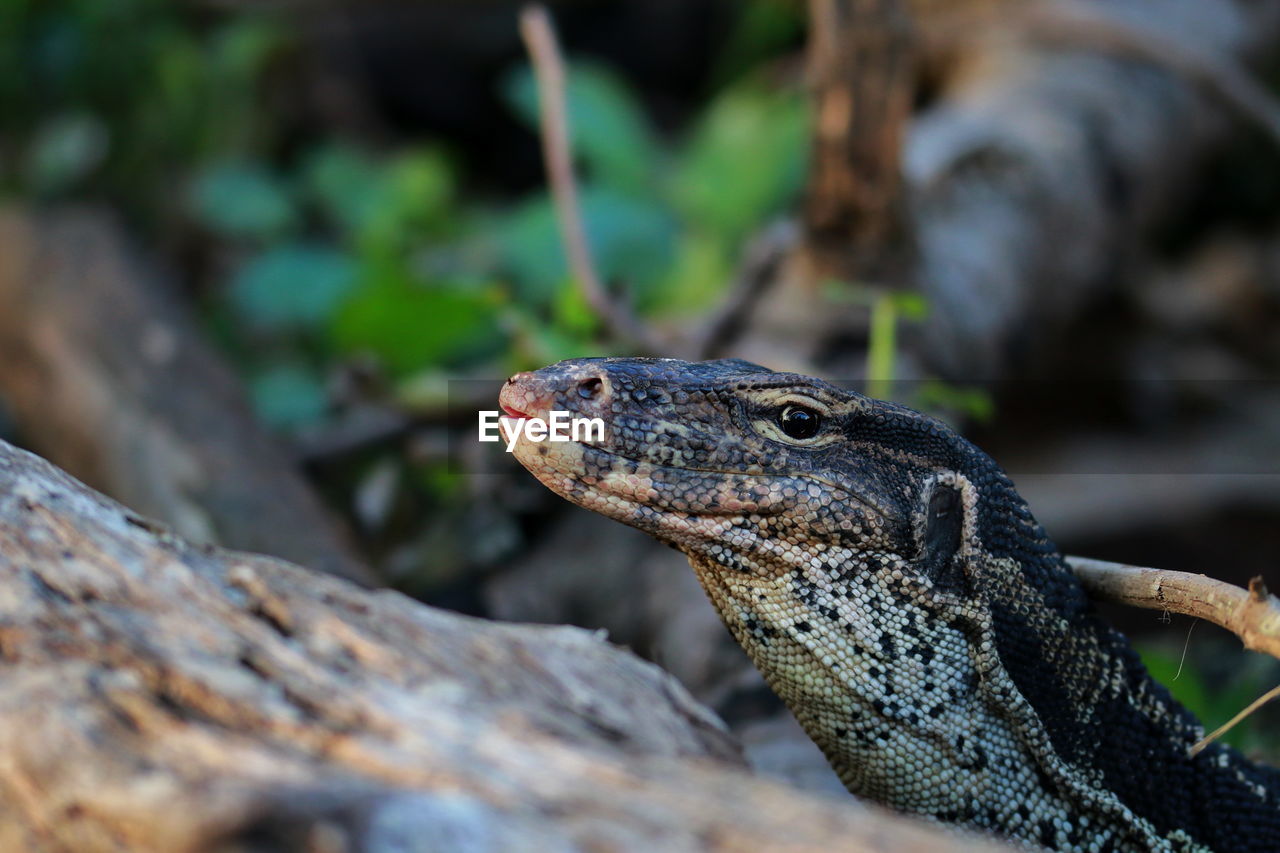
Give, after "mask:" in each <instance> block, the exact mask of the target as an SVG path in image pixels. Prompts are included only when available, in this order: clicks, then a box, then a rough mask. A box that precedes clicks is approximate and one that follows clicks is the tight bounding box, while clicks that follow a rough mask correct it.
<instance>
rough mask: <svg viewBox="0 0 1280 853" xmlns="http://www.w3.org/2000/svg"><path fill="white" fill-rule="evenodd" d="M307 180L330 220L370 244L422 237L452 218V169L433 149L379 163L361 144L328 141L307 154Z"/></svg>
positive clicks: (357, 238) (412, 151) (407, 152)
mask: <svg viewBox="0 0 1280 853" xmlns="http://www.w3.org/2000/svg"><path fill="white" fill-rule="evenodd" d="M303 181H304V184H305V186H306V188H307V192H308V193H309V194H310V196H311V197H312V198H314V199H315V200H316V201H317V202H319V204H320V206H321V208H322V209H323V210H324V211H325V213H326V215H327V216H328V217H329V219H330V220H331V221H332V222H333V223H334V224H335V225H337V226H338V227H339V228H342V229H343V230H345V231H347V232H349V233H350V234H351V235H352V236H353V237H354V239H355V241H356V242H358V243H361V244H363V245H365V246H368V247H387V246H396V245H398V244H401V243H404V242H407V241H410V240H413V239H416V238H421V237H424V236H427V235H428V234H430V233H433V232H435V231H437V230H439V229H440V228H441V226H442V224H444V223H447V222H449V221H450V220H451V217H450V216H449V213H450V207H451V204H452V201H453V190H454V187H453V173H452V170H451V167H450V165H449V163H448V161H447V160H446V159H445V157H444V156H443V155H441V154H440V153H439V152H437V151H435V150H432V149H410V150H408V151H404V152H402V153H400V154H398V155H397V156H396V157H394V158H393V159H391V160H390V161H389V162H386V163H377V162H375V161H374V160H373V159H372V158H371V157H369V156H368V155H366V154H365V153H364V152H362V151H360V150H359V149H356V148H353V147H351V146H348V145H343V144H329V145H326V146H324V147H321V148H319V149H317V150H316V151H314V152H313V153H312V154H311V156H310V157H309V158H308V160H307V163H306V165H305V166H304V169H303Z"/></svg>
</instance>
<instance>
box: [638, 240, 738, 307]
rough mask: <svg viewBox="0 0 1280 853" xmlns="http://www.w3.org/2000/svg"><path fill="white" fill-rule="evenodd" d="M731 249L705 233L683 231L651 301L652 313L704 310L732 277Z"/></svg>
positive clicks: (718, 297)
mask: <svg viewBox="0 0 1280 853" xmlns="http://www.w3.org/2000/svg"><path fill="white" fill-rule="evenodd" d="M732 251H733V247H731V246H729V245H728V244H727V243H726V242H725V241H723V240H721V239H719V238H717V237H715V236H713V235H711V234H709V233H707V232H699V231H686V232H685V233H683V234H681V235H680V237H679V240H678V241H677V243H676V250H675V259H674V260H673V261H672V265H671V267H670V269H669V270H668V273H667V275H666V276H665V277H664V278H663V281H662V283H661V285H660V294H659V295H658V297H657V298H655V300H654V301H655V302H656V303H657V307H656V309H655V313H656V314H658V315H662V316H676V315H680V314H685V315H687V314H690V313H696V312H701V311H705V310H707V309H708V308H710V307H711V306H713V305H714V304H715V303H716V302H717V301H718V300H719V299H720V298H721V297H722V296H723V295H724V292H725V287H726V286H727V285H728V282H729V279H730V278H731V277H732V276H733V274H734V261H733V259H732V257H731V253H732Z"/></svg>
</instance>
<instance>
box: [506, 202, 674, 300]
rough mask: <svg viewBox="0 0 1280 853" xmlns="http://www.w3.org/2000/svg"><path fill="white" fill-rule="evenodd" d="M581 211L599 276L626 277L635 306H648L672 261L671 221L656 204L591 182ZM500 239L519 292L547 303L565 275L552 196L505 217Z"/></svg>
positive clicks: (607, 279) (608, 278) (622, 279)
mask: <svg viewBox="0 0 1280 853" xmlns="http://www.w3.org/2000/svg"><path fill="white" fill-rule="evenodd" d="M582 215H583V219H584V221H585V223H586V230H587V240H588V242H589V244H590V246H591V250H592V253H593V255H594V258H595V262H596V269H597V271H598V274H599V275H600V277H601V278H602V279H603V280H604V281H605V282H619V281H620V282H625V283H626V284H627V285H628V286H629V288H630V289H631V291H632V297H633V298H634V301H635V302H636V303H637V305H638V306H639V307H641V308H644V307H646V306H647V305H651V304H652V302H653V299H652V297H653V296H654V295H655V291H656V286H657V284H658V283H659V282H660V280H661V279H662V277H663V276H664V275H666V273H667V271H668V269H669V268H670V266H671V264H672V262H673V260H674V248H673V247H674V245H675V242H676V238H677V236H678V233H679V232H678V226H677V224H676V222H675V220H674V219H673V218H672V217H671V215H670V214H669V213H668V212H667V211H666V210H665V209H664V208H662V207H660V206H659V205H656V204H653V203H649V202H645V201H639V200H636V199H633V198H628V197H626V196H623V195H620V194H618V193H615V192H611V191H608V190H602V189H593V188H590V187H588V188H586V189H585V190H584V192H583V193H582ZM499 244H500V251H501V253H502V257H503V259H504V260H505V262H506V265H507V267H508V269H509V271H510V272H511V274H512V275H513V276H514V277H515V279H516V285H517V288H518V289H519V294H520V296H521V297H522V298H523V299H527V300H529V301H532V302H533V303H535V304H536V305H539V306H542V307H546V306H548V305H550V304H551V302H552V301H553V299H554V297H555V294H556V292H557V288H558V286H559V285H560V284H561V283H562V282H564V281H565V279H567V278H568V277H569V268H568V264H567V263H566V262H565V258H564V249H563V247H562V243H561V240H560V230H559V226H558V224H557V222H556V216H555V210H554V208H553V207H552V204H551V200H550V198H548V197H547V196H545V195H543V196H539V197H537V198H535V199H533V200H531V201H529V202H526V203H525V204H523V205H521V206H520V207H519V208H517V209H516V210H515V211H514V212H513V213H512V214H510V215H509V216H507V217H506V218H505V219H504V220H503V221H502V222H501V223H500V224H499Z"/></svg>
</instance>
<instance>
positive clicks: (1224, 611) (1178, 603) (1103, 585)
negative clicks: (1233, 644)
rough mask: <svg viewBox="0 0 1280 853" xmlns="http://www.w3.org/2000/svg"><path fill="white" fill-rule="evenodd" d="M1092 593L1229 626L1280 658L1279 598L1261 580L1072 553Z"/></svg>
mask: <svg viewBox="0 0 1280 853" xmlns="http://www.w3.org/2000/svg"><path fill="white" fill-rule="evenodd" d="M1067 564H1068V565H1069V566H1071V569H1072V570H1073V571H1074V572H1075V573H1076V576H1077V577H1078V578H1080V581H1081V582H1082V583H1083V584H1084V586H1085V589H1086V590H1087V591H1088V593H1089V595H1091V596H1093V597H1094V598H1097V599H1100V600H1103V601H1115V602H1118V603H1120V604H1127V605H1129V606H1130V607H1142V608H1145V609H1147V610H1166V611H1169V612H1172V613H1181V614H1183V615H1185V616H1195V617H1197V618H1200V619H1204V620H1206V621H1208V622H1212V623H1213V624H1215V625H1218V626H1221V627H1223V628H1226V629H1227V630H1228V631H1230V632H1231V633H1233V634H1235V635H1236V636H1237V637H1239V638H1240V640H1241V642H1243V643H1244V647H1245V648H1246V649H1252V650H1254V651H1258V652H1265V653H1266V654H1269V655H1271V656H1273V657H1276V658H1280V600H1278V599H1277V598H1276V597H1275V596H1274V595H1271V594H1269V593H1268V592H1267V588H1266V586H1265V585H1264V584H1263V583H1262V578H1260V577H1256V578H1253V579H1252V580H1251V581H1249V589H1248V590H1244V589H1241V588H1240V587H1238V586H1233V585H1231V584H1229V583H1224V582H1223V581H1219V580H1214V579H1213V578H1211V577H1207V576H1205V575H1193V574H1189V573H1187V572H1172V571H1166V570H1164V569H1149V568H1144V567H1142V566H1130V565H1126V564H1124V563H1111V562H1107V561H1106V560H1092V559H1089V558H1087V557H1067Z"/></svg>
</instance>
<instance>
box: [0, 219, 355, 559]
mask: <svg viewBox="0 0 1280 853" xmlns="http://www.w3.org/2000/svg"><path fill="white" fill-rule="evenodd" d="M156 279H157V277H156V276H155V275H154V274H153V273H152V272H151V271H150V270H148V269H147V268H146V266H145V265H144V264H142V263H141V262H140V261H139V260H138V258H136V257H135V256H134V255H133V254H132V253H131V251H130V249H129V247H128V245H127V241H126V239H125V238H124V236H123V234H122V233H121V230H120V229H119V228H118V227H117V226H116V225H115V224H114V223H113V222H112V220H111V219H109V218H108V217H107V216H106V215H105V214H103V213H101V212H97V211H90V210H79V211H73V212H65V213H60V214H48V215H43V216H29V215H24V214H23V213H21V212H19V211H17V210H14V209H9V210H5V211H0V397H3V399H4V401H5V403H6V404H7V407H8V408H9V410H10V411H11V412H12V414H13V416H14V419H15V420H16V421H17V424H18V427H19V429H20V430H21V433H22V436H23V439H24V441H26V442H27V443H28V444H29V445H30V446H31V447H32V448H33V449H35V450H37V451H39V452H40V453H43V454H45V455H46V456H48V457H49V458H50V459H52V460H54V461H55V462H56V463H57V464H59V465H61V466H63V467H64V468H66V469H67V470H68V471H70V472H71V473H72V474H74V475H75V476H77V477H79V478H81V479H83V480H84V481H86V482H88V483H89V484H91V485H92V486H94V487H95V488H99V489H102V490H103V491H105V492H108V493H109V494H111V495H113V496H114V497H116V498H118V499H120V500H122V501H124V502H125V503H127V504H129V505H130V506H133V507H136V508H137V509H138V510H139V511H140V512H143V513H146V514H148V515H151V516H154V517H156V518H159V519H162V520H163V521H164V522H165V523H167V524H169V525H171V526H173V527H174V528H175V529H176V530H178V531H179V532H181V533H182V535H184V536H186V537H187V538H189V539H195V540H197V541H202V542H217V543H219V544H222V545H226V546H228V547H233V548H244V549H247V550H252V551H262V552H265V553H269V554H274V555H276V556H279V557H284V558H286V559H291V560H297V561H299V562H304V563H306V564H307V565H309V566H312V567H314V568H316V569H319V570H321V571H325V572H329V573H332V574H336V575H339V576H341V577H346V578H350V579H353V580H357V581H360V582H362V583H366V584H371V583H373V580H374V578H373V575H372V574H371V572H370V571H369V569H368V568H366V566H365V565H364V563H363V562H362V561H361V560H360V558H359V557H358V556H357V555H356V552H355V550H354V549H353V547H352V545H351V543H350V541H349V539H348V537H347V535H346V532H345V531H344V530H343V529H342V528H341V526H340V525H339V524H338V522H337V521H336V519H335V518H334V517H333V516H331V514H330V513H328V512H326V510H325V508H324V507H323V506H322V505H321V503H320V501H319V500H318V499H317V497H316V495H315V493H314V492H313V491H312V489H311V487H310V486H309V485H308V484H307V483H306V482H305V480H303V478H302V476H301V474H300V473H299V472H298V471H297V470H295V468H294V466H293V464H292V462H291V460H290V459H289V456H288V454H287V453H285V452H284V451H283V450H282V449H281V448H280V447H279V446H278V445H277V444H276V442H274V441H273V440H272V438H271V437H270V436H269V435H267V434H266V432H265V431H264V430H263V429H262V427H260V426H259V425H258V424H257V422H256V421H255V420H254V417H253V414H252V412H251V411H250V410H249V407H248V405H247V403H246V401H245V399H244V395H243V392H242V390H241V388H240V384H239V382H238V380H237V379H236V377H235V376H234V375H233V374H232V372H231V370H230V369H229V368H228V367H227V366H226V365H225V364H224V363H223V362H222V360H221V359H220V358H219V356H218V355H217V354H216V353H215V352H214V351H213V350H212V349H211V348H210V347H209V346H208V345H207V344H206V343H205V342H204V341H203V340H202V337H201V334H200V332H199V331H198V330H197V328H196V327H195V324H194V323H193V322H192V321H191V319H190V318H189V317H188V316H187V315H186V313H185V312H184V311H183V310H181V308H180V307H179V306H178V305H177V304H176V302H175V300H173V299H172V296H171V294H170V293H168V292H167V291H166V289H165V288H164V287H163V286H161V285H160V283H159V282H158V281H157V280H156Z"/></svg>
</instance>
